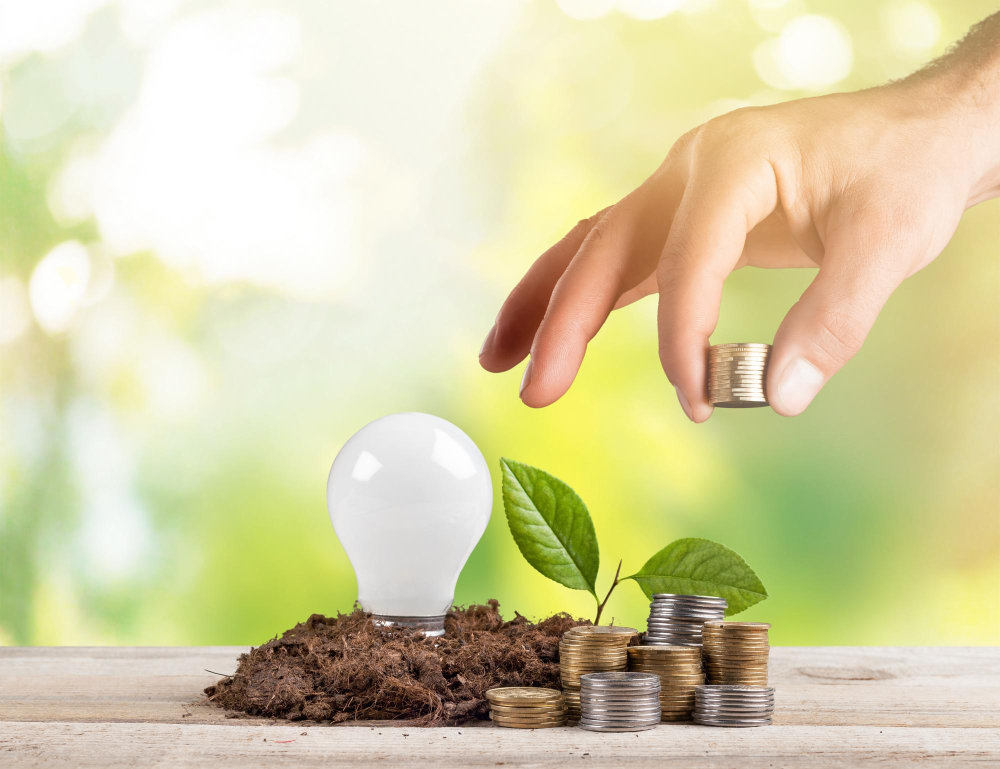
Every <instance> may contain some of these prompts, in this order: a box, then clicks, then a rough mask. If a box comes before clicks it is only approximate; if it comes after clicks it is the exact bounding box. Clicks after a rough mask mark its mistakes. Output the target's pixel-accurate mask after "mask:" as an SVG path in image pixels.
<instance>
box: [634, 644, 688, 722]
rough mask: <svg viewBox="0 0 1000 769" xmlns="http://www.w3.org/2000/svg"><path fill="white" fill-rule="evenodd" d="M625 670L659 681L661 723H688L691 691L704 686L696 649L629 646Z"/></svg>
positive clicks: (686, 647)
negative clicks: (655, 677) (655, 678)
mask: <svg viewBox="0 0 1000 769" xmlns="http://www.w3.org/2000/svg"><path fill="white" fill-rule="evenodd" d="M628 669H629V670H630V671H635V672H637V673H655V674H656V675H658V676H659V677H660V713H661V716H662V718H663V720H664V721H688V720H690V718H691V711H692V710H694V690H695V689H696V688H697V687H698V686H699V685H700V684H703V683H705V672H704V671H703V670H702V668H701V650H700V649H699V648H698V647H697V646H630V647H629V648H628Z"/></svg>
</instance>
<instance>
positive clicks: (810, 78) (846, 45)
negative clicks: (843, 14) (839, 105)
mask: <svg viewBox="0 0 1000 769" xmlns="http://www.w3.org/2000/svg"><path fill="white" fill-rule="evenodd" d="M753 63H754V68H755V69H756V71H757V74H758V76H760V78H761V80H763V81H764V82H765V83H767V84H768V85H770V86H772V87H774V88H780V89H781V90H785V91H790V90H821V89H824V88H828V87H829V86H832V85H834V84H835V83H838V82H840V81H841V80H843V79H844V78H845V77H847V76H848V75H849V74H850V72H851V68H852V66H853V64H854V49H853V46H852V44H851V36H850V34H849V33H848V31H847V29H846V28H845V27H844V26H843V25H842V24H841V23H840V22H838V21H836V20H835V19H831V18H829V17H827V16H818V15H815V14H806V15H804V16H799V17H797V18H795V19H792V20H791V21H790V22H788V23H787V24H785V26H784V27H782V30H781V34H780V35H779V36H778V37H777V38H773V39H771V40H766V41H765V42H763V43H761V45H759V46H758V47H757V49H756V50H755V51H754V54H753Z"/></svg>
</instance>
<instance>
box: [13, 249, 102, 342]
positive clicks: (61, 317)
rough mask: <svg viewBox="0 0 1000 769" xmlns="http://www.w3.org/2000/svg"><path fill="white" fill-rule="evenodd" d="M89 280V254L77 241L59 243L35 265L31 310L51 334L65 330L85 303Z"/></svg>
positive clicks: (29, 288) (31, 283) (30, 286)
mask: <svg viewBox="0 0 1000 769" xmlns="http://www.w3.org/2000/svg"><path fill="white" fill-rule="evenodd" d="M89 282H90V255H89V254H88V253H87V249H86V248H84V247H83V245H82V244H80V243H79V242H77V241H75V240H69V241H66V242H65V243H60V244H59V245H58V246H56V247H55V248H53V249H52V250H51V251H50V252H49V253H48V254H46V255H45V256H44V257H43V258H42V261H40V262H39V263H38V265H37V266H36V267H35V271H34V272H33V273H32V275H31V281H30V282H29V284H28V294H29V296H30V297H31V309H32V311H33V312H34V313H35V319H36V320H37V321H38V324H39V325H40V326H41V327H42V328H44V329H45V330H46V331H48V332H49V333H50V334H58V333H60V332H62V331H66V330H67V329H68V328H69V327H70V325H71V324H72V322H73V319H74V318H75V317H76V314H77V312H79V310H80V307H82V306H83V303H84V299H85V298H86V296H87V286H88V284H89Z"/></svg>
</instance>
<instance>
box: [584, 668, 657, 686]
mask: <svg viewBox="0 0 1000 769" xmlns="http://www.w3.org/2000/svg"><path fill="white" fill-rule="evenodd" d="M580 681H581V682H582V683H584V684H586V685H589V686H620V687H628V686H654V685H655V686H659V685H660V679H659V678H657V677H656V676H655V675H653V674H652V673H635V672H626V671H608V672H604V673H587V674H585V675H583V676H580Z"/></svg>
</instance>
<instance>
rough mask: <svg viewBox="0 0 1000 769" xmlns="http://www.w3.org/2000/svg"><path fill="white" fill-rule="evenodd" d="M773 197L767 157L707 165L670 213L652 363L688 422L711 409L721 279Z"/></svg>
mask: <svg viewBox="0 0 1000 769" xmlns="http://www.w3.org/2000/svg"><path fill="white" fill-rule="evenodd" d="M776 204H777V185H776V183H775V179H774V171H773V169H772V168H771V167H770V165H769V164H768V163H766V162H762V163H759V164H750V165H744V166H743V167H739V166H737V167H732V166H728V167H726V166H723V165H714V167H710V168H707V169H705V171H704V172H699V173H698V174H697V175H696V176H694V177H693V178H692V179H691V181H690V183H689V184H688V187H687V189H686V190H685V191H684V197H683V199H682V200H681V204H680V206H679V208H678V210H677V214H676V215H675V217H674V222H673V226H672V228H671V230H670V235H669V237H668V238H667V242H666V245H665V246H664V248H663V257H662V258H661V260H660V264H659V267H658V269H657V280H658V285H659V290H660V305H659V334H660V362H661V363H662V364H663V370H664V372H666V375H667V378H668V379H669V380H670V382H671V383H672V384H673V385H674V388H675V389H676V390H677V399H678V400H679V401H680V403H681V407H682V408H683V409H684V412H685V413H686V414H687V416H688V418H689V419H691V420H692V421H694V422H704V421H705V420H706V419H708V418H709V416H711V414H712V406H711V405H709V403H708V398H707V393H706V382H705V378H706V371H705V368H706V355H707V350H708V339H709V336H711V334H712V331H714V330H715V325H716V323H717V322H718V319H719V304H720V302H721V299H722V283H723V281H724V280H725V279H726V277H727V276H728V275H729V273H730V272H732V270H733V269H734V268H735V267H736V266H737V264H738V262H739V260H740V257H741V255H742V253H743V248H744V245H745V242H746V237H747V232H748V231H750V230H752V229H753V228H754V227H755V226H756V225H757V224H758V223H759V222H761V221H762V220H763V219H764V218H765V217H767V216H768V214H770V213H771V211H772V210H774V207H775V205H776Z"/></svg>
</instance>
